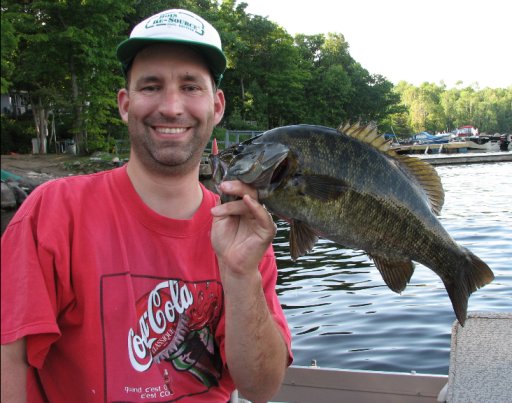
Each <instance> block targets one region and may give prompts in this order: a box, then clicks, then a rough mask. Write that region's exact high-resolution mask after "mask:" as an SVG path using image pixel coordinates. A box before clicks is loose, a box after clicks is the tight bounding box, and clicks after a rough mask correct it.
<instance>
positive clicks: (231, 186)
mask: <svg viewBox="0 0 512 403" xmlns="http://www.w3.org/2000/svg"><path fill="white" fill-rule="evenodd" d="M224 189H226V190H231V189H233V185H232V184H231V182H224Z"/></svg>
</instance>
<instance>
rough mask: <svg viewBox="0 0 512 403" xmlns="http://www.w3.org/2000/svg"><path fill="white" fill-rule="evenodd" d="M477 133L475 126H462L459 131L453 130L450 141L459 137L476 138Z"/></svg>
mask: <svg viewBox="0 0 512 403" xmlns="http://www.w3.org/2000/svg"><path fill="white" fill-rule="evenodd" d="M478 135H479V132H478V129H477V128H475V126H462V127H461V128H459V129H455V130H454V131H453V134H452V139H454V138H455V139H456V138H460V137H469V136H478Z"/></svg>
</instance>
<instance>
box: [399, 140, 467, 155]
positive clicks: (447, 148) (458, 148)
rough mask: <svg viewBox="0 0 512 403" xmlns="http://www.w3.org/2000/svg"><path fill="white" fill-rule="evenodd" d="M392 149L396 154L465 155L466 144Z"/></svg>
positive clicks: (425, 145) (462, 142)
mask: <svg viewBox="0 0 512 403" xmlns="http://www.w3.org/2000/svg"><path fill="white" fill-rule="evenodd" d="M393 148H394V147H393ZM394 149H395V151H396V152H397V153H398V154H441V153H445V154H453V153H467V152H468V143H466V142H465V141H456V142H452V143H443V144H413V145H410V146H405V145H398V146H397V147H396V148H394Z"/></svg>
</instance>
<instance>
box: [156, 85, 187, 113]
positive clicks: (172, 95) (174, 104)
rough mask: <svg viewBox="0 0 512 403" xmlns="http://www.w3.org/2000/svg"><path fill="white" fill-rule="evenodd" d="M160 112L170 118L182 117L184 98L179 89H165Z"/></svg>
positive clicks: (159, 106)
mask: <svg viewBox="0 0 512 403" xmlns="http://www.w3.org/2000/svg"><path fill="white" fill-rule="evenodd" d="M158 111H159V112H160V113H161V114H162V115H164V116H168V117H175V116H180V115H182V114H183V113H184V107H183V98H182V96H181V94H180V91H179V89H177V88H165V89H164V91H163V93H162V98H161V100H160V103H159V105H158Z"/></svg>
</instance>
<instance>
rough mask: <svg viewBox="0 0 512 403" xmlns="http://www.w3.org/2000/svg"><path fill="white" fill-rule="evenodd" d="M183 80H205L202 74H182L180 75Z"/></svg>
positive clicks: (194, 81) (199, 81) (200, 81)
mask: <svg viewBox="0 0 512 403" xmlns="http://www.w3.org/2000/svg"><path fill="white" fill-rule="evenodd" d="M180 79H181V80H182V81H187V82H192V83H202V82H205V80H204V78H203V77H202V76H201V75H200V74H182V75H181V76H180Z"/></svg>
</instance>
